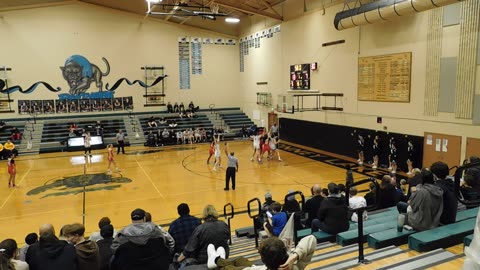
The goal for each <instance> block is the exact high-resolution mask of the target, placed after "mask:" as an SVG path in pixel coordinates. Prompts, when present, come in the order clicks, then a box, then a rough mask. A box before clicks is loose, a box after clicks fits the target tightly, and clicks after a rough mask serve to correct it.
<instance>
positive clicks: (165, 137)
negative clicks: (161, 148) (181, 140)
mask: <svg viewBox="0 0 480 270" xmlns="http://www.w3.org/2000/svg"><path fill="white" fill-rule="evenodd" d="M169 140H170V132H169V131H168V129H167V128H165V129H163V131H162V144H167V143H168V142H169Z"/></svg>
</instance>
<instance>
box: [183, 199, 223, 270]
mask: <svg viewBox="0 0 480 270" xmlns="http://www.w3.org/2000/svg"><path fill="white" fill-rule="evenodd" d="M203 220H204V222H203V223H202V224H201V225H199V226H198V227H197V228H195V230H194V231H193V233H192V236H191V237H190V239H189V240H188V243H187V244H186V245H185V248H184V249H183V252H182V253H181V254H180V256H178V259H177V262H179V263H181V262H182V261H183V260H185V259H188V261H191V262H193V263H194V264H204V263H207V259H208V255H207V246H208V244H213V245H214V246H216V247H220V246H222V247H223V248H224V249H225V250H226V255H227V257H228V254H229V250H230V249H229V246H228V240H229V239H230V230H229V229H228V225H227V224H226V223H225V222H223V221H220V220H218V213H217V210H216V209H215V207H214V206H213V205H207V206H206V207H205V208H204V209H203Z"/></svg>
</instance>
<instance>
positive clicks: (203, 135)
mask: <svg viewBox="0 0 480 270" xmlns="http://www.w3.org/2000/svg"><path fill="white" fill-rule="evenodd" d="M200 134H201V135H202V141H203V142H206V141H207V131H206V130H205V129H203V128H202V129H201V130H200Z"/></svg>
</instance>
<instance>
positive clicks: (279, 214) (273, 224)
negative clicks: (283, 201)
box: [263, 202, 288, 237]
mask: <svg viewBox="0 0 480 270" xmlns="http://www.w3.org/2000/svg"><path fill="white" fill-rule="evenodd" d="M281 209H282V206H281V205H280V204H279V203H278V202H274V203H272V204H271V205H270V211H269V212H267V216H268V221H267V222H265V223H263V228H264V229H265V232H266V233H267V235H268V236H269V237H271V236H278V235H280V233H281V232H282V230H283V228H284V227H285V225H287V221H288V216H287V213H285V212H283V211H281Z"/></svg>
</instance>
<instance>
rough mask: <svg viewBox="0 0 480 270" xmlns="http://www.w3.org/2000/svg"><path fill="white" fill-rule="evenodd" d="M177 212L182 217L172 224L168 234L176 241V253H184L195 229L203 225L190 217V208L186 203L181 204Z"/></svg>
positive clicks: (195, 218) (197, 219) (198, 220)
mask: <svg viewBox="0 0 480 270" xmlns="http://www.w3.org/2000/svg"><path fill="white" fill-rule="evenodd" d="M177 212H178V215H179V216H180V217H179V218H177V219H176V220H174V221H173V222H172V224H170V227H169V228H168V232H169V233H170V235H171V236H172V237H173V239H175V252H176V253H180V252H182V251H183V248H184V247H185V245H186V244H187V242H188V239H190V236H191V235H192V233H193V231H194V230H195V228H197V227H198V226H199V225H200V224H202V221H201V220H200V219H199V218H197V217H194V216H191V215H190V208H189V207H188V204H186V203H181V204H179V205H178V206H177Z"/></svg>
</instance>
